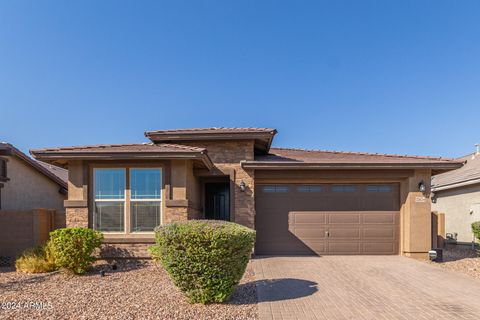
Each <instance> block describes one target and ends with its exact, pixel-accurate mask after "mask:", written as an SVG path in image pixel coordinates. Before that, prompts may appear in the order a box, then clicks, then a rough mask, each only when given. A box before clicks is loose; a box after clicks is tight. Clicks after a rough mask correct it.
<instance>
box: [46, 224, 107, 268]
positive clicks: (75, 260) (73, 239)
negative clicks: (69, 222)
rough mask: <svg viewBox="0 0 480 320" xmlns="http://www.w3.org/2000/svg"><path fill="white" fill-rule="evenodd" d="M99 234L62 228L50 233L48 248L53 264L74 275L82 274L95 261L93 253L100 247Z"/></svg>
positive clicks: (85, 230)
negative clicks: (49, 248)
mask: <svg viewBox="0 0 480 320" xmlns="http://www.w3.org/2000/svg"><path fill="white" fill-rule="evenodd" d="M102 239H103V235H102V233H101V232H99V231H96V230H92V229H86V228H63V229H57V230H55V231H52V232H50V240H49V246H50V247H51V253H52V256H53V259H54V261H55V264H56V265H57V266H58V267H59V268H62V269H65V270H68V271H71V272H73V273H76V274H83V273H85V272H87V270H88V269H89V268H90V267H91V265H92V263H93V262H94V261H95V257H93V255H92V254H93V251H94V250H95V249H97V248H99V247H100V245H101V243H102Z"/></svg>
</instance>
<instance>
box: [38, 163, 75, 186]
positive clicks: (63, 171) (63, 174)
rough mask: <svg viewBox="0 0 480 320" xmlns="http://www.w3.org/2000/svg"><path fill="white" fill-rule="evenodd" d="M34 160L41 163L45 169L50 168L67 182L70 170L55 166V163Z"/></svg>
mask: <svg viewBox="0 0 480 320" xmlns="http://www.w3.org/2000/svg"><path fill="white" fill-rule="evenodd" d="M34 161H36V162H37V163H38V164H39V165H41V166H42V167H44V168H45V169H47V170H49V171H50V172H51V173H53V174H54V175H55V176H57V177H58V178H59V179H61V180H62V181H65V182H67V181H68V170H66V169H63V168H60V167H57V166H54V165H53V164H49V163H45V162H42V161H38V160H34Z"/></svg>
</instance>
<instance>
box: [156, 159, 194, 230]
mask: <svg viewBox="0 0 480 320" xmlns="http://www.w3.org/2000/svg"><path fill="white" fill-rule="evenodd" d="M188 170H193V169H192V167H191V165H190V166H189V163H188V161H186V160H172V161H171V166H170V181H169V186H168V187H167V188H166V194H165V207H164V213H163V215H162V224H169V223H172V222H174V221H184V220H187V219H188V200H187V176H188V174H187V173H188V172H187V171H188Z"/></svg>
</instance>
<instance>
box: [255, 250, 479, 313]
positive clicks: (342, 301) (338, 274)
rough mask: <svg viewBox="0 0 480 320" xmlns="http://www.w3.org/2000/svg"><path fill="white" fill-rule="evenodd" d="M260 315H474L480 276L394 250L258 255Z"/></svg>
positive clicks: (476, 306)
mask: <svg viewBox="0 0 480 320" xmlns="http://www.w3.org/2000/svg"><path fill="white" fill-rule="evenodd" d="M253 265H254V268H255V273H256V280H257V292H258V300H259V314H260V319H449V320H452V319H479V317H480V281H479V280H476V279H473V278H470V277H468V276H466V275H463V274H457V273H454V272H452V271H448V270H444V269H442V268H440V267H438V266H434V265H430V264H427V263H424V262H420V261H416V260H413V259H409V258H404V257H399V256H324V257H257V258H256V259H255V260H254V261H253Z"/></svg>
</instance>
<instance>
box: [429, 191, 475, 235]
mask: <svg viewBox="0 0 480 320" xmlns="http://www.w3.org/2000/svg"><path fill="white" fill-rule="evenodd" d="M435 195H436V199H437V202H436V203H432V210H434V211H438V212H440V213H445V232H447V233H458V238H457V240H458V241H459V242H472V240H473V233H472V229H471V226H470V225H471V224H472V222H475V221H479V220H480V184H477V185H472V186H467V187H462V188H455V189H450V190H444V191H437V192H436V193H435ZM470 210H472V211H473V212H472V213H470Z"/></svg>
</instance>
